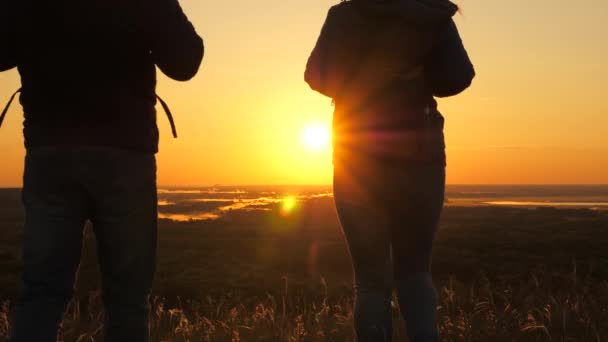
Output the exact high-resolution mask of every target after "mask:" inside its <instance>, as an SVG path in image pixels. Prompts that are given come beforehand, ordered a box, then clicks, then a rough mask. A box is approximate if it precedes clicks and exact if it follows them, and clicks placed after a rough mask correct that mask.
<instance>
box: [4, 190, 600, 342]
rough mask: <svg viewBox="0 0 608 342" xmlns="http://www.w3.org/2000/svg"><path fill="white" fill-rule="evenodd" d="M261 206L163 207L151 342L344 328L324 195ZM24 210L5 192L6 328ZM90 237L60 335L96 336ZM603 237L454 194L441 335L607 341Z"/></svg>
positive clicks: (584, 222) (440, 248)
mask: <svg viewBox="0 0 608 342" xmlns="http://www.w3.org/2000/svg"><path fill="white" fill-rule="evenodd" d="M268 208H269V209H271V210H269V211H252V212H245V211H234V212H231V213H229V214H228V215H226V216H224V217H223V218H221V219H218V220H214V221H200V222H184V223H178V222H173V221H168V220H161V223H160V236H159V264H158V274H157V279H156V284H155V288H154V301H153V304H154V305H153V320H152V321H153V322H152V324H153V326H152V331H153V341H347V340H352V291H351V278H352V275H351V269H350V262H349V259H348V254H347V249H346V246H345V244H344V241H343V239H342V235H341V232H340V229H339V226H338V222H337V219H336V215H335V212H334V209H333V206H332V200H331V199H330V198H315V199H311V200H308V201H307V202H305V203H301V204H300V205H299V206H298V208H297V210H296V211H294V212H293V213H292V214H291V215H287V216H285V215H281V210H280V205H279V204H270V205H269V207H268ZM22 222H23V214H22V211H21V208H20V203H19V193H18V191H14V192H10V191H3V192H0V301H2V302H3V303H4V306H3V309H2V310H0V341H2V340H4V339H6V335H7V329H8V321H9V316H8V312H9V310H10V306H11V303H12V302H14V298H15V297H16V294H17V292H18V275H19V272H20V269H21V264H20V257H19V255H20V248H19V244H20V241H21V235H22V228H21V225H22ZM93 242H94V237H93V236H92V235H91V234H90V233H89V234H87V238H86V241H85V246H84V250H83V262H82V265H81V269H80V272H79V277H78V283H77V295H76V299H75V301H74V302H73V303H72V305H71V306H70V310H69V313H68V315H67V316H66V319H65V322H64V326H63V332H62V334H63V337H62V339H63V340H64V341H78V340H80V341H94V340H100V337H101V328H102V323H101V317H102V308H101V304H100V301H99V292H98V286H97V284H98V277H99V276H98V271H97V266H96V258H95V249H94V244H93ZM606 246H608V213H606V212H597V211H589V210H580V209H576V210H574V209H573V210H566V209H563V210H556V209H550V208H547V209H537V210H529V209H512V208H497V207H448V208H447V209H446V211H445V214H444V217H443V220H442V223H441V230H440V233H439V235H438V239H437V244H436V250H435V257H434V265H433V268H434V275H435V280H436V285H437V288H438V292H439V295H440V299H441V300H440V304H439V307H438V312H439V316H440V328H441V332H442V339H443V340H444V341H608V324H607V323H606V322H608V252H606ZM398 310H399V309H398V307H395V317H396V318H398ZM396 322H397V323H396V329H395V341H404V340H405V337H404V334H405V332H404V328H403V322H401V321H400V320H397V321H396Z"/></svg>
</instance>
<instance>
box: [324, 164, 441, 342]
mask: <svg viewBox="0 0 608 342" xmlns="http://www.w3.org/2000/svg"><path fill="white" fill-rule="evenodd" d="M335 164H336V165H335V170H334V196H335V201H336V207H337V210H338V215H339V217H340V222H341V224H342V228H343V231H344V234H345V237H346V240H347V243H348V247H349V251H350V255H351V258H352V262H353V268H354V274H355V295H356V303H355V322H354V324H355V333H356V335H357V340H358V341H359V342H368V341H370V342H376V341H377V342H381V341H392V308H391V299H392V293H393V289H394V288H396V289H397V292H398V298H399V305H400V308H401V312H402V314H403V316H404V319H405V321H406V326H407V332H408V336H409V338H410V341H412V342H418V341H424V342H427V341H428V342H430V341H439V336H438V332H437V314H436V306H437V298H436V293H435V289H434V287H433V282H432V278H431V272H430V269H431V254H432V248H433V241H434V238H435V233H436V230H437V226H438V222H439V218H440V215H441V211H442V208H443V202H444V192H445V167H444V166H443V165H440V164H422V163H419V164H412V165H397V164H394V165H391V164H389V163H374V162H369V163H364V164H358V165H357V166H355V165H349V164H348V163H335Z"/></svg>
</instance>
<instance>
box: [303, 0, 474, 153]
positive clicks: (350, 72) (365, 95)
mask: <svg viewBox="0 0 608 342" xmlns="http://www.w3.org/2000/svg"><path fill="white" fill-rule="evenodd" d="M457 10H458V8H457V6H456V5H454V4H452V3H451V2H450V1H448V0H388V1H381V0H377V1H374V0H350V1H343V2H341V3H340V4H338V5H336V6H334V7H332V8H331V9H330V10H329V13H328V15H327V19H326V21H325V24H324V25H323V28H322V30H321V34H320V36H319V39H318V41H317V44H316V46H315V48H314V49H313V51H312V53H311V55H310V57H309V60H308V63H307V66H306V72H305V80H306V82H307V83H308V84H309V85H310V87H311V88H312V89H313V90H316V91H318V92H320V93H322V94H324V95H326V96H328V97H331V98H333V99H334V101H335V106H336V110H335V113H334V151H335V154H334V157H340V158H342V159H343V157H344V155H346V154H348V153H350V154H351V157H352V154H353V153H354V154H359V155H360V154H362V153H363V154H365V153H367V154H372V155H374V156H375V157H381V158H385V157H386V158H388V159H399V160H404V159H406V160H415V161H431V162H439V163H443V164H445V152H444V147H445V145H444V142H443V117H442V116H441V114H440V113H439V112H438V111H437V102H436V101H435V99H434V97H435V96H437V97H444V96H452V95H456V94H458V93H460V92H462V91H463V90H465V89H466V88H467V87H469V85H470V84H471V81H472V79H473V77H474V76H475V71H474V68H473V65H472V64H471V61H470V59H469V57H468V54H467V52H466V50H465V49H464V46H463V44H462V40H461V39H460V35H459V34H458V30H457V28H456V25H455V24H454V22H453V20H452V17H453V16H454V14H455V13H456V12H457ZM429 128H430V130H429ZM347 152H348V153H347ZM334 160H335V159H334Z"/></svg>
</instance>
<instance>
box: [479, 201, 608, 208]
mask: <svg viewBox="0 0 608 342" xmlns="http://www.w3.org/2000/svg"><path fill="white" fill-rule="evenodd" d="M485 204H490V205H498V206H510V207H575V208H594V207H608V202H526V201H493V202H485Z"/></svg>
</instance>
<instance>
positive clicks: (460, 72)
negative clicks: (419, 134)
mask: <svg viewBox="0 0 608 342" xmlns="http://www.w3.org/2000/svg"><path fill="white" fill-rule="evenodd" d="M426 72H427V76H428V77H429V80H430V84H431V88H432V91H433V95H434V96H437V97H449V96H454V95H458V94H460V93H461V92H463V91H464V90H466V89H467V88H468V87H469V86H471V83H472V81H473V78H475V68H474V67H473V64H472V63H471V60H470V58H469V55H468V53H467V51H466V49H465V47H464V45H463V43H462V39H461V38H460V34H459V32H458V28H457V27H456V23H454V21H453V20H450V23H449V24H448V25H447V26H446V27H445V28H443V29H442V30H441V31H440V32H439V36H438V40H437V43H436V45H435V47H434V49H433V51H432V53H431V58H430V59H429V62H428V64H427V65H426Z"/></svg>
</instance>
